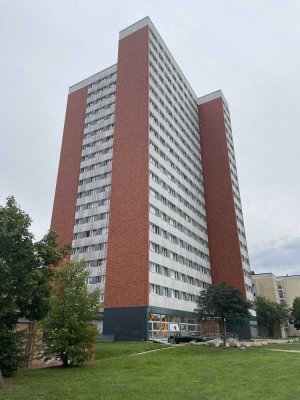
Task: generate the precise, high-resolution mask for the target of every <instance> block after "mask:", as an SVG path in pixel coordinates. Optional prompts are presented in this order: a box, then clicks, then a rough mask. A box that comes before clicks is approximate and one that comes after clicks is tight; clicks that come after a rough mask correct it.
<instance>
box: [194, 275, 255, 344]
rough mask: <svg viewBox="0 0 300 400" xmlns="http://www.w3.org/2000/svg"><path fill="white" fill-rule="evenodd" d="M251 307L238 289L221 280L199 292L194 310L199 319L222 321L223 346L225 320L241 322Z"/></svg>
mask: <svg viewBox="0 0 300 400" xmlns="http://www.w3.org/2000/svg"><path fill="white" fill-rule="evenodd" d="M251 307H252V306H251V303H250V302H249V301H247V300H245V299H244V297H243V294H242V292H241V290H240V289H238V288H236V287H234V286H231V285H229V284H227V283H224V282H222V283H219V284H216V285H211V286H209V287H208V288H207V289H205V290H202V291H201V292H200V296H199V297H198V299H197V308H196V309H195V312H196V314H197V316H198V318H199V319H200V320H210V319H215V320H220V321H222V324H223V330H224V335H223V340H224V346H225V345H226V322H228V321H236V322H242V321H244V320H245V318H250V316H251V315H250V313H249V309H250V308H251Z"/></svg>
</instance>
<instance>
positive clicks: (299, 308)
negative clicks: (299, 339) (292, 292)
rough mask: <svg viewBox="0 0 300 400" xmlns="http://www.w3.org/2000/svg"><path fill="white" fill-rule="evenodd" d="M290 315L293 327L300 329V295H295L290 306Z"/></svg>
mask: <svg viewBox="0 0 300 400" xmlns="http://www.w3.org/2000/svg"><path fill="white" fill-rule="evenodd" d="M292 317H293V320H294V321H293V323H294V327H295V328H296V329H297V330H299V329H300V297H295V298H294V301H293V308H292Z"/></svg>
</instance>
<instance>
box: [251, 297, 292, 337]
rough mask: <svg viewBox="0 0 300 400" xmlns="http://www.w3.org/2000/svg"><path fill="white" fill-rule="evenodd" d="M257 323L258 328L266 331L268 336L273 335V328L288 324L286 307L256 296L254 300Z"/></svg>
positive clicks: (288, 311) (288, 314) (288, 315)
mask: <svg viewBox="0 0 300 400" xmlns="http://www.w3.org/2000/svg"><path fill="white" fill-rule="evenodd" d="M256 315H257V322H258V325H259V326H260V327H265V328H267V329H268V332H269V336H270V337H272V336H273V335H274V328H275V326H276V325H277V326H279V327H281V326H283V325H285V324H287V323H288V321H289V317H290V310H289V308H288V306H287V305H286V304H285V303H283V304H278V303H276V302H274V301H270V300H268V299H266V298H265V297H262V296H258V297H257V299H256Z"/></svg>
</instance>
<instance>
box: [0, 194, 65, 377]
mask: <svg viewBox="0 0 300 400" xmlns="http://www.w3.org/2000/svg"><path fill="white" fill-rule="evenodd" d="M30 225H31V219H30V217H29V216H28V215H27V214H26V213H25V212H24V211H22V210H21V209H20V207H19V206H18V204H17V203H16V201H15V199H14V197H12V196H11V197H9V198H8V199H7V203H6V205H5V206H4V207H3V206H1V207H0V369H1V370H2V373H3V376H10V375H12V374H13V373H14V372H15V371H16V370H17V369H18V368H19V367H20V366H21V365H22V364H23V362H24V356H25V355H24V339H25V332H20V331H19V332H18V331H17V330H16V325H17V322H18V320H19V319H20V318H22V317H23V318H27V319H29V320H35V319H40V318H43V317H44V316H45V315H46V313H47V311H48V306H49V298H50V293H51V287H50V282H49V280H50V277H51V274H52V272H51V271H52V269H51V268H50V267H49V266H51V265H53V266H55V265H57V264H58V262H59V261H60V260H61V259H62V258H63V257H64V255H65V254H66V252H67V248H63V249H62V248H58V244H57V241H56V238H57V234H56V233H55V232H53V231H49V232H48V233H47V234H46V235H45V236H44V238H43V239H42V240H41V241H39V242H34V236H33V234H32V233H30V232H29V228H30Z"/></svg>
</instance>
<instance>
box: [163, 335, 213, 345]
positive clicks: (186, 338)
mask: <svg viewBox="0 0 300 400" xmlns="http://www.w3.org/2000/svg"><path fill="white" fill-rule="evenodd" d="M210 339H211V337H207V336H204V335H201V333H200V332H171V333H170V334H169V336H168V342H169V343H172V344H178V343H183V342H191V341H192V340H195V341H196V342H206V341H207V340H210Z"/></svg>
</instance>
